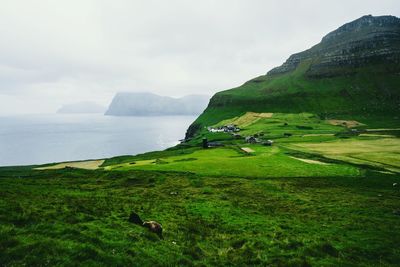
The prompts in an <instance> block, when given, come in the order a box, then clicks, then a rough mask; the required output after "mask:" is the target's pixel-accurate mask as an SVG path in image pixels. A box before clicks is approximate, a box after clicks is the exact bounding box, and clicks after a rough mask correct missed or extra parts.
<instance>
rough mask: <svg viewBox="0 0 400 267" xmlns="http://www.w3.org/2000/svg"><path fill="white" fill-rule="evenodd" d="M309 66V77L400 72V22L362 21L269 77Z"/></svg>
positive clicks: (393, 19)
mask: <svg viewBox="0 0 400 267" xmlns="http://www.w3.org/2000/svg"><path fill="white" fill-rule="evenodd" d="M303 62H304V63H305V64H307V66H308V69H307V70H306V75H307V76H309V77H332V76H338V75H344V74H352V73H354V72H356V71H357V68H362V67H364V66H367V65H371V64H375V65H378V64H384V65H385V70H384V71H385V72H399V71H400V67H399V64H400V19H399V18H397V17H393V16H380V17H373V16H371V15H369V16H364V17H361V18H359V19H357V20H355V21H353V22H350V23H347V24H345V25H343V26H341V27H340V28H338V29H337V30H335V31H333V32H331V33H329V34H328V35H326V36H325V37H324V38H322V41H321V42H320V43H319V44H317V45H315V46H314V47H312V48H310V49H308V50H306V51H304V52H301V53H297V54H294V55H292V56H290V57H289V59H288V60H287V61H286V62H285V63H284V64H283V65H281V66H280V67H277V68H274V69H272V70H271V71H269V72H268V75H276V74H283V73H287V72H290V71H293V70H295V69H296V68H297V67H298V66H299V64H301V63H303Z"/></svg>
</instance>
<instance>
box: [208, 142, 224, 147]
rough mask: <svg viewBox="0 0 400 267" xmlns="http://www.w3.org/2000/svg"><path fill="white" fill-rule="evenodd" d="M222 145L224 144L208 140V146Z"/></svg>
mask: <svg viewBox="0 0 400 267" xmlns="http://www.w3.org/2000/svg"><path fill="white" fill-rule="evenodd" d="M221 146H224V144H222V143H221V142H208V147H209V148H211V147H221Z"/></svg>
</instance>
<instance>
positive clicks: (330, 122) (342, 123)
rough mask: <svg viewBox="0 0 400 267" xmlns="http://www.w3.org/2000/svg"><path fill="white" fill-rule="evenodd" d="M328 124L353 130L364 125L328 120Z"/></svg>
mask: <svg viewBox="0 0 400 267" xmlns="http://www.w3.org/2000/svg"><path fill="white" fill-rule="evenodd" d="M328 123H329V124H331V125H335V126H344V127H347V128H354V127H357V126H362V125H365V124H363V123H361V122H358V121H348V120H328Z"/></svg>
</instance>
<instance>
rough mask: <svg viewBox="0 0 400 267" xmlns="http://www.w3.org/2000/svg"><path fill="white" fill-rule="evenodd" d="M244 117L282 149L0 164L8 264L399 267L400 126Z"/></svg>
mask: <svg viewBox="0 0 400 267" xmlns="http://www.w3.org/2000/svg"><path fill="white" fill-rule="evenodd" d="M246 114H247V115H246ZM350 119H351V118H350ZM233 120H235V121H236V122H238V123H242V125H241V127H242V131H241V134H243V135H246V134H259V136H260V138H263V139H273V140H274V141H275V142H274V144H273V146H270V147H266V146H261V145H259V144H258V145H250V144H246V143H244V141H243V139H236V138H233V137H232V136H231V135H229V134H226V133H216V134H211V133H205V136H207V137H208V138H209V140H220V141H222V142H223V143H224V145H225V146H224V147H221V148H214V149H201V148H200V145H199V143H200V142H201V136H198V137H196V138H194V139H192V140H191V141H190V142H189V143H188V144H184V145H180V146H177V147H174V148H171V149H167V150H165V151H155V152H150V153H145V154H142V155H136V156H121V157H116V158H112V159H106V160H104V161H103V160H102V161H96V165H92V164H93V161H87V162H78V163H63V164H62V165H60V164H57V165H51V164H50V165H46V166H45V168H42V170H39V169H37V168H38V167H39V166H31V167H8V168H0V266H54V265H56V266H57V265H61V266H78V265H79V266H232V265H235V266H398V263H399V262H400V248H399V246H398V244H399V242H400V224H399V220H400V189H399V188H400V187H398V186H393V184H395V183H397V184H400V176H399V169H398V168H399V165H398V162H399V161H398V159H399V151H400V147H399V140H400V139H399V138H398V137H396V136H398V128H399V127H398V125H397V124H391V123H386V125H389V126H390V127H389V129H385V130H382V129H380V130H379V129H378V130H376V129H375V130H373V131H368V132H367V134H365V135H364V136H357V135H355V136H354V135H351V131H349V129H346V128H345V127H344V126H335V125H331V124H329V123H328V122H327V121H325V120H321V119H320V118H319V117H318V116H315V115H313V114H309V113H300V114H282V113H274V114H270V113H265V114H262V116H261V117H260V115H259V114H255V113H250V114H249V113H245V115H243V116H239V117H237V118H236V117H234V118H233ZM227 122H228V121H227ZM362 127H365V128H367V127H369V126H368V123H367V122H364V121H363V126H362ZM343 131H345V134H344V135H337V133H338V132H343ZM203 132H204V129H203ZM348 132H350V135H348ZM285 133H290V134H291V135H290V136H287V135H286V137H285ZM261 134H262V135H261ZM341 137H343V138H341ZM243 147H247V148H249V149H248V151H250V153H246V152H245V151H243V150H241V148H243ZM101 163H102V165H101V166H100V168H98V169H95V170H85V169H77V168H78V167H83V166H85V167H87V166H88V164H89V166H90V167H92V166H93V168H97V167H98V165H99V164H101ZM42 167H43V166H42ZM59 167H65V168H63V169H58V168H59ZM74 167H75V168H74ZM39 168H40V167H39ZM132 211H135V212H137V213H139V214H140V215H141V217H142V218H143V219H144V220H156V221H158V222H160V223H161V224H162V225H163V228H164V237H165V238H164V239H162V240H160V239H159V238H158V237H157V236H156V235H154V234H152V233H150V232H148V231H147V230H146V229H144V228H142V227H140V226H137V225H134V224H131V223H129V222H128V217H129V215H130V213H131V212H132Z"/></svg>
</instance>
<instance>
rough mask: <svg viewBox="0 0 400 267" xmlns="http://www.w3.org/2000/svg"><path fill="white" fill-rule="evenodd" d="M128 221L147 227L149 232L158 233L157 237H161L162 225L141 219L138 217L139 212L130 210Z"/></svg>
mask: <svg viewBox="0 0 400 267" xmlns="http://www.w3.org/2000/svg"><path fill="white" fill-rule="evenodd" d="M128 221H129V222H131V223H134V224H137V225H140V226H143V227H145V228H147V229H149V231H150V232H152V233H155V234H156V235H158V237H159V238H161V239H163V235H162V231H163V228H162V225H161V224H160V223H158V222H156V221H146V222H144V221H142V219H141V218H140V216H139V214H137V213H136V212H134V211H133V212H132V213H131V215H130V216H129V220H128Z"/></svg>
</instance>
